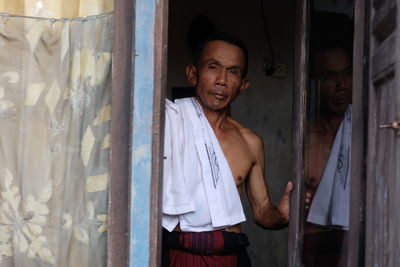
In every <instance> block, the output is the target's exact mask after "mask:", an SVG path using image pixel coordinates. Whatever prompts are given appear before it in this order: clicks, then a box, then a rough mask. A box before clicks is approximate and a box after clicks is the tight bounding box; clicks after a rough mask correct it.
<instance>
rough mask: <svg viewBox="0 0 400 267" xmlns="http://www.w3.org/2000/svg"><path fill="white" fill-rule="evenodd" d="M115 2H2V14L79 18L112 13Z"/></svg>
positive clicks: (48, 0) (22, 0)
mask: <svg viewBox="0 0 400 267" xmlns="http://www.w3.org/2000/svg"><path fill="white" fill-rule="evenodd" d="M113 9H114V0H0V12H4V13H8V14H13V15H18V16H31V17H42V18H78V17H87V16H94V15H100V14H103V13H109V12H112V11H113Z"/></svg>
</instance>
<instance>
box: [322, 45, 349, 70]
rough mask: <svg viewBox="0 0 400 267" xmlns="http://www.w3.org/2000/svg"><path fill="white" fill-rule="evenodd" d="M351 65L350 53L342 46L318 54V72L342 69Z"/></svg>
mask: <svg viewBox="0 0 400 267" xmlns="http://www.w3.org/2000/svg"><path fill="white" fill-rule="evenodd" d="M349 67H351V60H350V57H349V55H348V53H347V52H346V51H345V50H344V49H342V48H332V49H329V50H325V51H322V52H320V53H319V54H318V55H317V62H316V70H317V72H321V71H327V70H337V69H339V70H341V69H345V68H349Z"/></svg>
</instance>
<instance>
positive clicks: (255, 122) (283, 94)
mask: <svg viewBox="0 0 400 267" xmlns="http://www.w3.org/2000/svg"><path fill="white" fill-rule="evenodd" d="M264 2H265V3H264V6H265V15H266V20H267V24H268V29H269V32H270V36H271V41H272V45H273V48H274V50H275V58H276V61H277V62H283V63H285V64H286V77H284V78H276V77H270V76H265V75H264V73H263V70H262V68H263V59H264V57H266V56H267V55H268V52H267V51H266V48H265V47H266V41H265V40H266V39H265V35H264V28H263V24H262V16H261V5H260V1H258V0H249V1H246V2H243V1H227V0H218V1H212V0H203V1H185V0H170V6H169V9H170V14H169V36H168V46H169V52H168V78H167V84H168V88H171V87H181V86H189V83H188V82H187V81H186V79H185V66H186V64H188V63H190V62H191V57H190V52H189V48H188V46H187V44H186V33H187V30H188V27H189V24H190V22H191V20H192V19H193V18H194V17H195V16H197V15H206V16H208V17H209V18H210V19H211V20H212V21H213V22H214V23H215V24H216V26H217V28H218V29H220V30H224V31H228V32H233V33H234V34H236V35H238V36H239V37H240V38H241V39H242V40H243V41H244V42H245V43H246V45H247V47H248V49H249V56H250V58H249V59H250V60H249V75H248V78H249V80H250V82H251V85H250V87H249V88H248V89H247V91H246V92H245V93H243V95H241V96H239V98H238V99H237V100H236V102H235V103H234V105H233V106H232V111H231V113H232V116H233V117H234V118H235V119H236V120H238V121H239V122H240V123H242V124H243V125H245V126H246V127H249V128H250V129H252V130H254V132H256V133H257V134H259V135H260V136H262V138H263V140H264V145H265V152H266V172H265V173H266V180H267V182H268V185H269V191H270V194H271V198H272V200H273V202H274V203H275V204H277V203H278V201H279V198H280V196H281V194H282V192H283V190H284V187H285V185H286V183H287V181H288V180H289V178H290V175H291V117H292V91H293V62H294V54H293V52H294V21H295V8H294V4H295V1H291V0H280V1H278V0H274V1H266V0H264ZM244 3H246V4H244ZM244 204H245V210H246V214H247V219H248V222H246V223H245V224H244V227H243V230H244V232H246V233H247V234H248V236H249V239H250V243H251V245H250V247H249V249H248V251H249V254H250V257H251V258H252V263H253V266H255V267H258V266H260V267H261V266H278V267H280V266H286V253H287V230H280V231H272V230H263V229H261V228H259V227H257V226H256V225H255V224H254V223H252V216H251V212H250V210H249V207H248V205H247V201H244Z"/></svg>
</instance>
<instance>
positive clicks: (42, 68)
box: [0, 14, 112, 267]
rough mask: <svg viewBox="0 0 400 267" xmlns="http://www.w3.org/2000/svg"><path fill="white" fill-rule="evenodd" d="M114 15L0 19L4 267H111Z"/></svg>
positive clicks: (0, 257) (0, 258)
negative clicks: (109, 208)
mask: <svg viewBox="0 0 400 267" xmlns="http://www.w3.org/2000/svg"><path fill="white" fill-rule="evenodd" d="M111 29H112V15H111V14H107V15H99V16H96V17H91V18H85V19H76V20H75V19H63V20H54V19H52V20H49V19H38V18H27V17H15V16H10V15H5V14H3V15H0V129H1V131H0V266H1V267H12V266H15V267H22V266H57V267H63V266H71V267H72V266H73V267H75V266H79V267H81V266H83V267H84V266H88V267H89V266H105V265H106V241H107V235H106V231H107V202H108V180H109V166H108V163H109V136H110V119H111V86H110V69H111V45H112V42H111V40H112V30H111Z"/></svg>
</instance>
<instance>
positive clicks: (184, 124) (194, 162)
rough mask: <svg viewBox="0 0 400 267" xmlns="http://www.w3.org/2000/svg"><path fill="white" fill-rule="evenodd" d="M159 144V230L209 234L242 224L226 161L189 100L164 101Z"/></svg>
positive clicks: (240, 206)
mask: <svg viewBox="0 0 400 267" xmlns="http://www.w3.org/2000/svg"><path fill="white" fill-rule="evenodd" d="M164 142H165V143H164V184H163V210H162V212H163V219H162V225H163V227H164V228H166V229H167V230H169V231H172V230H173V229H174V228H175V226H176V225H177V224H178V223H180V228H181V230H182V231H191V232H201V231H212V230H215V229H219V228H223V227H228V226H231V225H235V224H238V223H240V222H243V221H245V220H246V219H245V216H244V212H243V207H242V203H241V201H240V197H239V194H238V191H237V188H236V185H235V182H234V179H233V176H232V172H231V170H230V168H229V165H228V162H227V161H226V158H225V156H224V154H223V151H222V149H221V147H220V145H219V143H218V140H217V138H216V136H215V134H214V131H213V129H212V128H211V126H210V124H209V123H208V121H207V118H206V117H205V116H204V113H203V111H202V109H201V107H200V105H199V103H197V101H196V100H195V99H194V98H185V99H179V100H176V101H175V103H172V102H171V101H169V100H167V103H166V118H165V138H164Z"/></svg>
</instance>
